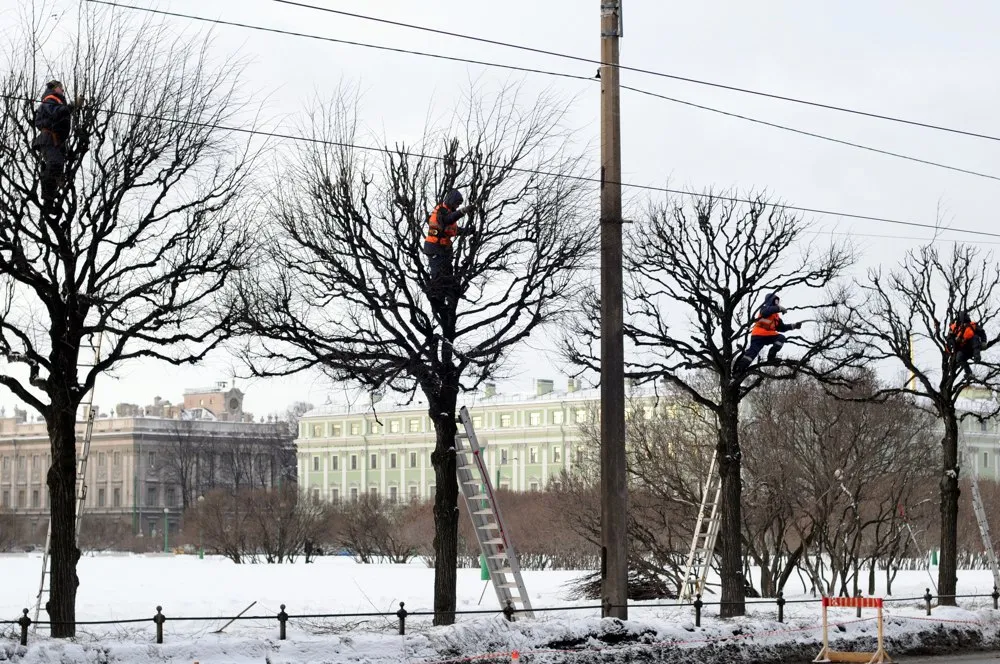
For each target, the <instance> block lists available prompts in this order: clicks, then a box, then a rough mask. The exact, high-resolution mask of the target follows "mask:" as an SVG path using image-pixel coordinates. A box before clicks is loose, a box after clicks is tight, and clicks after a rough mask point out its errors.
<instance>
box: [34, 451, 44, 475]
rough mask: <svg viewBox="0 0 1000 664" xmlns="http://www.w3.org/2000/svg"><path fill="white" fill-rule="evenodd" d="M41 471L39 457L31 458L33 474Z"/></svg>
mask: <svg viewBox="0 0 1000 664" xmlns="http://www.w3.org/2000/svg"><path fill="white" fill-rule="evenodd" d="M41 469H42V464H41V462H40V461H39V460H38V455H37V454H36V455H35V456H33V457H31V470H32V472H36V473H37V472H38V471H40V470H41Z"/></svg>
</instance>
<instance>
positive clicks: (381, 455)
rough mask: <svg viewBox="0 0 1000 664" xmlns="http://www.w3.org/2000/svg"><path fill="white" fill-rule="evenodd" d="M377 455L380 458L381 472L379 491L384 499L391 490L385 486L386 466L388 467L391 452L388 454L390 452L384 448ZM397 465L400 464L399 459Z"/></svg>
mask: <svg viewBox="0 0 1000 664" xmlns="http://www.w3.org/2000/svg"><path fill="white" fill-rule="evenodd" d="M376 454H377V455H378V456H379V471H380V472H379V489H378V492H379V495H380V496H382V497H383V498H384V497H387V496H388V494H389V490H388V489H387V488H386V484H385V466H386V463H387V461H388V458H389V452H388V450H386V448H384V447H383V448H382V449H380V450H379V451H378V452H376ZM397 463H398V459H397Z"/></svg>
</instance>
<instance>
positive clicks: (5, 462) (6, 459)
mask: <svg viewBox="0 0 1000 664" xmlns="http://www.w3.org/2000/svg"><path fill="white" fill-rule="evenodd" d="M3 469H4V470H10V457H4V458H3Z"/></svg>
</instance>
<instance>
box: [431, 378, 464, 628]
mask: <svg viewBox="0 0 1000 664" xmlns="http://www.w3.org/2000/svg"><path fill="white" fill-rule="evenodd" d="M443 382H444V383H446V385H445V386H443V387H442V389H441V392H440V394H439V396H438V398H436V399H428V401H429V402H430V409H429V410H430V417H431V420H432V421H433V422H434V430H435V433H436V445H435V448H434V453H433V454H431V463H432V464H433V465H434V477H435V481H436V485H435V490H434V624H435V625H451V624H452V623H454V622H455V602H456V600H455V596H456V589H457V582H458V572H457V568H458V516H459V512H458V479H457V469H456V465H455V433H456V432H457V430H458V427H457V425H456V422H455V407H456V404H457V402H458V393H457V390H456V389H455V388H451V387H447V382H448V381H443ZM454 383H455V384H456V385H457V383H458V380H457V377H456V379H455V381H454Z"/></svg>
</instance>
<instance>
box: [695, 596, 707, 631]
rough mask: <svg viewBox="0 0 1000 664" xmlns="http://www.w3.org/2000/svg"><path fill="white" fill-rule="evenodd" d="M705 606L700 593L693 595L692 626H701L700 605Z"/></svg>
mask: <svg viewBox="0 0 1000 664" xmlns="http://www.w3.org/2000/svg"><path fill="white" fill-rule="evenodd" d="M703 606H705V603H704V602H702V601H701V595H695V597H694V626H695V627H701V607H703Z"/></svg>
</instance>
